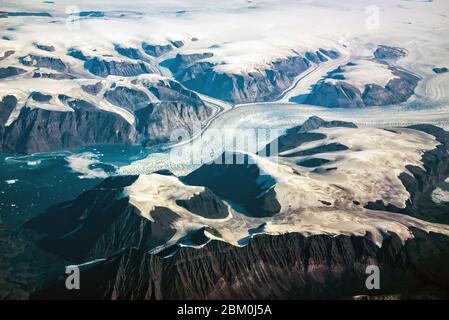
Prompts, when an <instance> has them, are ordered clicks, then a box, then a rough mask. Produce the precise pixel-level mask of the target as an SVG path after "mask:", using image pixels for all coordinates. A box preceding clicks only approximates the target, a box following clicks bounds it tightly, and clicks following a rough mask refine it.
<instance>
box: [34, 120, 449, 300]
mask: <svg viewBox="0 0 449 320" xmlns="http://www.w3.org/2000/svg"><path fill="white" fill-rule="evenodd" d="M355 137H357V138H355ZM273 143H274V142H272V143H270V145H272V144H273ZM276 143H277V144H278V145H279V146H280V148H279V153H278V154H269V156H268V157H262V156H261V155H260V154H253V155H250V154H248V155H245V156H244V158H245V163H243V164H228V165H223V164H209V165H204V166H202V167H201V168H199V169H197V170H195V171H193V172H192V173H191V174H189V175H187V176H184V177H176V176H174V175H173V174H171V173H170V172H168V171H162V172H155V173H153V174H149V175H141V176H118V177H112V178H108V179H106V180H105V181H104V182H103V183H101V184H100V185H98V186H97V187H96V188H94V189H93V190H91V191H88V192H86V193H84V194H82V195H81V196H80V197H79V198H77V199H75V200H74V201H71V202H68V203H63V204H61V205H58V206H56V207H54V208H51V209H50V210H49V211H48V212H47V213H45V214H43V215H42V216H39V217H37V218H36V219H34V220H32V221H31V222H30V223H29V224H28V226H29V227H31V228H34V229H37V230H40V231H41V232H43V233H46V234H47V237H46V238H44V239H43V240H42V241H41V246H42V247H43V248H45V249H46V250H50V251H52V252H55V253H57V254H59V255H62V256H64V257H66V258H69V259H72V260H73V261H76V262H84V261H86V260H94V259H106V262H104V263H101V264H100V265H97V264H94V265H95V266H94V267H92V268H93V269H92V270H97V269H96V268H99V270H101V269H102V268H103V266H107V265H108V264H110V263H114V262H111V261H115V259H117V257H116V256H115V255H113V254H115V253H116V252H128V251H127V250H128V248H133V247H135V248H138V249H139V250H143V251H147V252H148V256H147V254H143V255H141V254H140V253H139V254H137V253H136V254H137V258H136V257H134V258H133V259H137V260H135V261H134V260H133V262H131V263H133V264H134V263H135V264H137V265H140V264H141V263H147V262H144V261H146V259H147V258H149V259H151V261H152V262H149V263H150V265H152V264H153V263H163V264H165V263H166V262H165V260H164V259H168V260H167V261H168V262H167V263H169V264H170V263H171V262H170V261H172V260H173V259H177V258H175V256H179V255H181V256H182V255H183V254H185V252H186V251H185V250H184V249H182V248H184V247H191V248H195V249H198V250H197V251H195V250H193V251H187V252H189V254H193V255H196V254H199V252H203V251H204V250H205V251H206V252H209V251H210V250H212V251H216V250H225V249H224V248H225V247H226V248H229V249H226V250H233V251H235V255H237V256H238V255H239V254H240V253H243V252H246V250H247V249H237V248H245V247H247V246H254V245H256V244H252V242H254V241H255V243H259V242H260V241H262V242H265V241H270V242H271V241H276V240H274V239H278V237H279V239H282V240H279V241H286V239H287V238H288V237H297V236H296V235H297V234H301V235H303V236H305V237H306V238H305V239H307V238H311V239H315V240H316V239H322V238H323V237H326V238H327V239H336V238H335V237H337V238H338V237H343V238H345V237H346V238H348V239H349V238H351V237H356V238H354V239H357V240H356V241H362V242H363V243H365V244H364V245H368V246H370V247H371V248H372V249H370V250H374V252H378V250H385V248H384V247H385V246H387V247H388V246H389V245H390V244H387V243H389V241H391V239H392V238H394V239H397V241H399V242H398V243H397V244H395V246H399V247H398V248H400V247H402V246H405V247H406V246H407V244H408V243H413V242H415V241H418V240H416V239H415V238H416V237H417V236H418V234H423V235H425V234H426V236H424V238H425V239H426V241H432V240H430V239H431V238H432V237H435V236H436V235H437V234H438V235H440V236H441V237H443V238H444V239H447V238H446V237H447V236H449V227H448V226H447V225H446V224H441V222H447V213H444V209H443V208H442V207H439V206H438V205H437V204H436V203H434V202H432V200H431V196H432V191H433V190H434V184H435V183H436V182H438V181H444V179H446V178H447V176H449V171H448V164H449V156H448V150H449V134H448V133H447V132H445V131H443V130H441V129H438V128H436V127H433V126H421V127H414V128H396V129H394V130H384V129H360V128H357V127H356V126H355V125H353V124H351V123H347V122H338V121H334V122H326V121H324V120H322V119H320V118H317V117H314V118H310V119H309V120H308V121H306V122H305V123H304V124H303V125H302V126H299V127H295V128H292V129H290V130H288V132H287V133H286V134H285V135H283V136H281V137H280V138H279V139H277V141H276ZM267 148H268V149H269V147H268V146H267ZM261 152H262V150H261ZM224 156H226V157H235V156H237V155H236V154H228V155H224ZM278 158H279V160H278V162H275V161H274V159H276V160H277V159H278ZM416 217H418V218H416ZM422 219H425V220H422ZM428 221H435V222H428ZM436 222H440V223H436ZM281 235H284V236H282V237H281ZM267 236H272V237H273V238H272V239H273V240H268V239H271V238H270V237H267ZM418 237H421V236H418ZM363 239H365V240H363ZM315 240H307V241H315ZM291 241H293V242H296V241H299V240H298V239H296V240H291ZM301 241H306V240H301ZM320 241H321V240H320ZM332 241H338V240H332ZM365 241H368V242H365ZM395 241H396V240H395ZM401 242H402V244H400V243H401ZM218 243H223V244H222V245H218ZM217 246H218V247H217ZM205 248H209V249H205ZM234 248H235V249H234ZM373 248H377V249H373ZM379 248H380V249H379ZM199 249H201V250H199ZM347 249H348V250H352V249H350V248H347ZM124 250H125V251H124ZM251 250H253V249H251ZM261 250H262V253H261V254H266V252H264V249H261ZM267 250H268V249H267ZM292 250H293V249H292ZM326 250H328V249H326ZM401 250H402V249H401ZM404 250H408V249H404ZM183 252H184V253H183ZM124 254H125V255H128V254H129V252H128V253H124ZM245 254H246V253H245ZM313 254H317V253H316V252H315V253H313ZM358 254H360V253H355V255H356V257H355V259H360V257H359V256H357V255H358ZM395 254H396V253H395ZM440 254H441V255H440ZM111 255H113V256H112V258H109V257H110V256H111ZM119 255H120V256H121V255H122V253H119ZM133 255H135V254H134V253H133ZM152 256H154V258H150V257H152ZM374 256H375V255H374ZM374 256H372V257H371V258H373V259H374ZM162 258H164V259H162ZM280 258H281V257H279V256H277V255H276V253H273V257H272V260H273V261H278V260H279V259H280ZM366 258H367V259H368V257H366ZM445 258H447V256H446V255H445V254H444V253H439V256H438V259H445ZM119 259H122V258H119ZM158 259H162V260H161V262H158V261H159V260H158ZM377 259H379V257H378V258H377ZM237 260H238V259H237ZM162 261H164V262H162ZM368 261H370V260H369V259H368V260H365V262H363V263H368ZM208 263H209V262H208ZM252 263H254V264H258V263H259V262H258V260H255V261H253V262H252ZM268 263H269V264H271V263H272V262H268ZM363 263H362V265H363ZM341 267H342V268H343V270H342V272H345V270H347V271H348V272H353V271H354V270H352V269H351V268H353V267H354V266H349V265H343V266H341ZM398 267H399V266H398V265H395V266H394V268H398ZM186 268H187V269H189V268H195V267H194V266H193V263H192V264H188V265H186ZM89 270H90V269H89ZM89 270H88V271H86V272H88V273H89V272H94V273H95V272H96V271H89ZM349 270H352V271H349ZM165 272H170V271H168V270H167V271H162V274H159V275H154V276H155V277H165V276H168V274H166V275H165ZM189 272H190V271H189ZM191 272H194V271H193V269H192V270H191ZM195 272H196V271H195ZM302 272H304V270H302ZM323 272H324V271H323ZM326 272H328V271H326ZM110 276H111V277H114V276H113V275H110ZM144 276H145V277H149V278H148V281H152V282H154V281H158V280H157V279H152V276H151V275H148V274H145V275H144ZM292 276H293V275H292ZM291 279H293V278H291ZM105 281H112V278H111V279H107V280H105ZM196 281H198V282H199V283H200V284H199V286H200V287H202V286H203V285H202V284H206V282H205V281H206V280H205V279H202V278H199V279H198V278H196ZM229 281H231V280H229ZM102 285H103V284H102ZM226 285H227V286H228V285H229V286H233V285H235V283H227V284H226ZM248 285H250V286H253V285H255V283H252V284H248ZM264 285H268V283H264ZM298 286H299V287H298V290H299V291H300V292H302V291H301V290H305V287H301V286H300V285H299V283H298ZM123 290H124V291H120V292H121V293H120V294H119V296H120V295H122V294H123V295H124V296H121V297H127V293H125V292H130V291H129V290H131V291H132V292H133V294H136V295H142V294H149V293H148V292H147V291H144V292H139V291H133V290H132V288H130V287H127V286H126V285H125V287H123ZM142 290H146V289H142ZM169 290H172V289H169ZM210 290H212V291H205V292H203V291H201V292H191V293H190V294H188V295H186V296H182V295H181V296H179V297H182V298H193V297H195V298H198V297H213V296H214V295H217V296H222V295H226V294H227V293H226V291H223V292H221V291H220V290H219V289H210ZM214 290H218V291H214ZM94 292H95V290H94ZM214 292H215V293H214ZM353 293H354V295H355V294H356V292H353ZM90 294H93V293H92V292H87V291H86V295H87V296H89V295H90ZM102 294H105V295H109V294H110V293H109V292H103V293H102ZM239 294H243V292H240V293H239ZM255 296H256V297H264V296H263V295H258V294H255ZM248 297H250V296H248Z"/></svg>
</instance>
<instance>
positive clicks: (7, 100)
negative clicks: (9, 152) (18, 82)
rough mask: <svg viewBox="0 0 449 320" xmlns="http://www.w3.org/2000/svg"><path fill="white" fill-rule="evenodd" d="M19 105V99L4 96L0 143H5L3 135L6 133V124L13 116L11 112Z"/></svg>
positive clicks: (0, 103) (0, 105)
mask: <svg viewBox="0 0 449 320" xmlns="http://www.w3.org/2000/svg"><path fill="white" fill-rule="evenodd" d="M16 105H17V99H16V97H15V96H12V95H8V96H4V97H3V99H2V100H1V101H0V143H2V142H3V135H4V133H5V124H6V122H7V121H8V119H9V116H10V115H11V112H12V111H13V110H14V108H15V107H16Z"/></svg>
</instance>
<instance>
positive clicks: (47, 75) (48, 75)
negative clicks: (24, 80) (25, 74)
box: [33, 72, 75, 80]
mask: <svg viewBox="0 0 449 320" xmlns="http://www.w3.org/2000/svg"><path fill="white" fill-rule="evenodd" d="M33 78H44V79H54V80H66V79H75V77H74V76H72V75H69V74H67V73H56V72H55V73H53V72H52V73H50V72H33Z"/></svg>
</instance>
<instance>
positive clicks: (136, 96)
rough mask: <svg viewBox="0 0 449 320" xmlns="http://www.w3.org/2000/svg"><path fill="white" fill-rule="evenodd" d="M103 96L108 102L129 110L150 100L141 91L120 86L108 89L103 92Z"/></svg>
mask: <svg viewBox="0 0 449 320" xmlns="http://www.w3.org/2000/svg"><path fill="white" fill-rule="evenodd" d="M104 97H105V98H106V100H107V101H109V102H110V103H112V104H115V105H117V106H119V107H122V108H125V109H128V110H130V111H135V110H138V109H141V108H144V107H146V106H147V104H148V102H149V100H150V99H149V97H148V95H147V94H146V93H145V92H143V91H140V90H136V89H131V88H127V87H121V86H117V87H115V88H113V89H109V90H108V91H106V92H105V94H104Z"/></svg>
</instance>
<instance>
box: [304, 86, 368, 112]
mask: <svg viewBox="0 0 449 320" xmlns="http://www.w3.org/2000/svg"><path fill="white" fill-rule="evenodd" d="M305 103H306V104H312V105H316V106H323V107H329V108H363V107H365V103H364V102H363V100H362V96H361V93H360V90H359V89H357V88H356V87H354V86H352V85H350V84H349V83H346V82H342V81H339V82H336V83H331V82H326V81H323V82H321V83H319V84H317V85H315V87H314V88H313V90H312V92H311V93H310V94H309V95H308V96H307V98H306V100H305Z"/></svg>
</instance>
